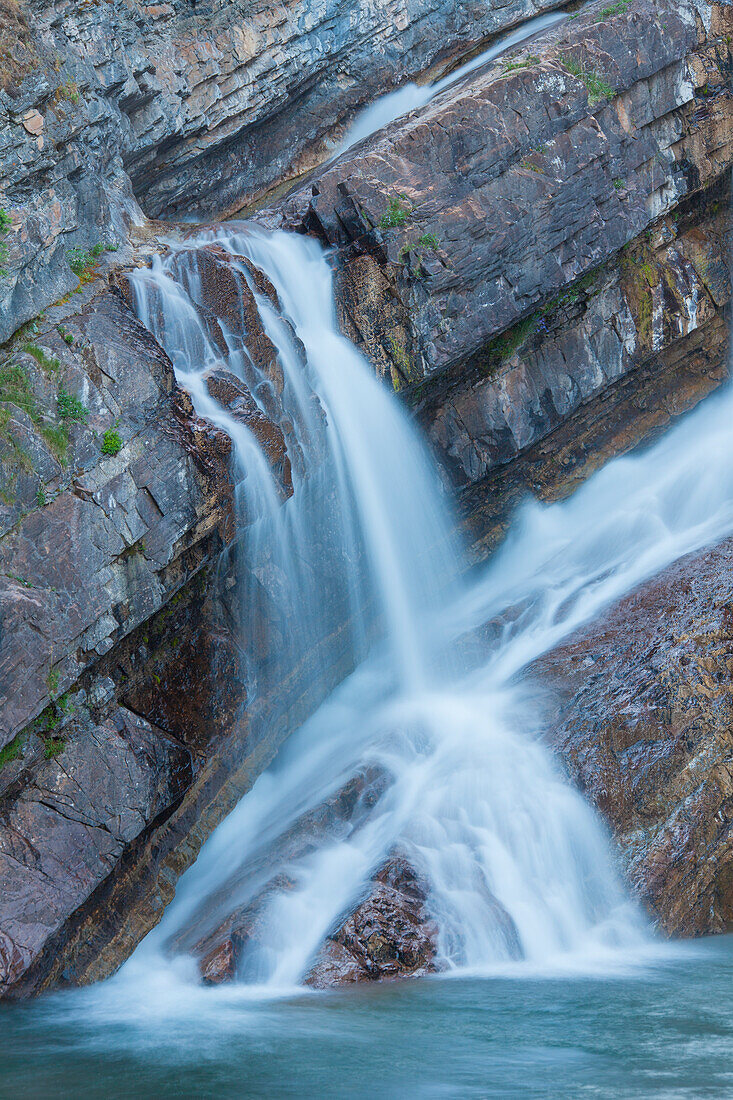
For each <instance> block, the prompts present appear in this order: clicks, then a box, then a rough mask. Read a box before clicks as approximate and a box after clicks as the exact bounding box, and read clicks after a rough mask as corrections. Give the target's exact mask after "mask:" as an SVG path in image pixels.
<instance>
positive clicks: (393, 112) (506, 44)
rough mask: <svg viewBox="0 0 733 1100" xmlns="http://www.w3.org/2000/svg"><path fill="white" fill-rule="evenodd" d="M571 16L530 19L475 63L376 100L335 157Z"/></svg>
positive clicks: (361, 114)
mask: <svg viewBox="0 0 733 1100" xmlns="http://www.w3.org/2000/svg"><path fill="white" fill-rule="evenodd" d="M564 19H567V16H566V15H564V14H563V13H561V12H551V13H549V14H548V15H539V16H537V18H536V19H530V20H529V21H528V22H527V23H523V24H522V26H521V27H518V28H517V29H516V30H515V31H512V32H511V33H510V34H507V35H503V36H502V37H501V38H500V39H499V40H498V41H496V42H495V43H494V44H493V46H490V47H489V49H487V50H484V51H483V53H480V54H479V55H478V56H477V57H474V58H473V59H472V60H471V61H467V62H466V63H465V64H464V65H461V66H459V68H457V69H455V70H454V71H453V72H452V73H449V74H448V75H447V76H444V77H442V78H441V79H440V80H436V82H435V83H434V84H422V85H420V84H414V83H409V84H403V85H402V87H401V88H398V89H397V90H396V91H394V92H389V93H388V94H387V95H383V96H380V97H379V99H375V100H374V102H373V103H370V104H369V106H368V107H365V108H364V110H363V111H360V112H359V114H358V115H357V116H356V118H355V119H354V121H353V122H352V124H351V126H350V127H349V130H348V132H347V134H346V136H345V137H344V139H343V141H342V142H341V143H340V145H339V146H338V148H337V149H336V151H335V152H334V154H333V156H334V157H338V156H341V154H342V153H345V152H346V150H347V149H350V148H351V147H352V145H356V144H357V142H359V141H363V140H364V138H367V137H369V135H370V134H374V133H376V132H377V130H382V129H384V127H385V126H389V124H390V122H394V121H395V120H396V119H398V118H402V117H403V115H406V114H409V113H410V111H416V110H417V109H418V108H419V107H424V106H425V104H426V103H429V102H430V100H431V99H433V97H434V96H436V95H438V93H439V92H442V91H444V90H445V89H446V88H449V87H450V86H451V85H452V84H456V83H457V82H458V81H459V80H462V79H463V77H464V76H467V75H468V74H469V73H471V72H474V70H476V69H478V68H480V67H481V66H482V65H488V63H489V62H490V61H494V60H495V58H497V57H499V56H500V55H501V54H502V53H505V52H506V50H510V49H511V48H512V46H517V45H519V43H520V42H525V41H526V40H527V39H528V38H531V37H532V36H533V35H536V34H540V32H541V31H544V30H547V28H548V27H553V26H555V24H556V23H561V22H562V21H563V20H564Z"/></svg>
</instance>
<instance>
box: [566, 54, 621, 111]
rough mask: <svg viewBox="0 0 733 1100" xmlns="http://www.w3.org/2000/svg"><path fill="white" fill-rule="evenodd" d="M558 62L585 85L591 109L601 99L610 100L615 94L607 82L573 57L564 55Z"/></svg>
mask: <svg viewBox="0 0 733 1100" xmlns="http://www.w3.org/2000/svg"><path fill="white" fill-rule="evenodd" d="M560 61H561V63H562V64H563V66H564V67H565V68H566V69H567V71H568V72H569V73H570V74H571V75H572V76H576V77H577V78H578V80H581V81H582V82H583V84H585V86H586V89H587V91H588V106H589V107H592V106H593V105H594V104H595V103H598V102H599V101H600V100H602V99H612V98H613V97H614V95H615V94H616V91H615V89H614V88H613V87H612V86H611V85H610V84H609V83H608V81H607V80H604V79H603V78H602V77H601V76H599V75H598V73H594V72H593V71H592V70H591V69H587V68H586V67H585V65H584V64H583V63H582V62H580V61H576V59H575V58H574V57H570V56H569V55H567V54H566V55H565V56H563V57H561V58H560Z"/></svg>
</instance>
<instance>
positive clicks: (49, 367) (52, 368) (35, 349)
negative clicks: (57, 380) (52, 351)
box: [21, 344, 61, 374]
mask: <svg viewBox="0 0 733 1100" xmlns="http://www.w3.org/2000/svg"><path fill="white" fill-rule="evenodd" d="M21 348H22V350H23V351H24V352H26V353H27V354H28V355H32V356H33V358H34V359H35V361H36V362H37V363H38V366H39V367H40V368H41V369H42V370H44V371H45V372H46V373H47V374H52V373H55V372H56V371H57V370H58V369H59V367H60V366H61V364H60V363H59V361H58V359H56V357H55V356H50V355H46V352H45V350H44V349H43V348H41V347H39V346H38V344H22V345H21Z"/></svg>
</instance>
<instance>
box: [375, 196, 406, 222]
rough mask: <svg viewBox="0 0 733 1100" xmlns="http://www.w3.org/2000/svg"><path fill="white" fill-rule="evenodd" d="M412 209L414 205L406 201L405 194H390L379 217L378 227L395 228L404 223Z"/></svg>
mask: <svg viewBox="0 0 733 1100" xmlns="http://www.w3.org/2000/svg"><path fill="white" fill-rule="evenodd" d="M414 209H415V208H414V206H412V204H411V203H410V202H409V201H408V198H407V195H404V194H400V195H397V196H392V198H391V199H390V200H389V203H388V205H387V209H386V210H385V212H384V214H382V217H381V219H380V222H379V225H380V228H381V229H396V228H397V227H398V226H400V225H404V224H405V222H406V221H407V219H408V218H409V217H410V215H411V214H412V211H413V210H414Z"/></svg>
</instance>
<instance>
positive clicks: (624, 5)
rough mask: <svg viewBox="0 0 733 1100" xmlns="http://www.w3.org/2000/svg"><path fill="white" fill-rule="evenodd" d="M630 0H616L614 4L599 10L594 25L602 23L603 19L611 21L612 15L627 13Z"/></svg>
mask: <svg viewBox="0 0 733 1100" xmlns="http://www.w3.org/2000/svg"><path fill="white" fill-rule="evenodd" d="M630 5H631V0H617V2H616V3H615V4H609V5H608V7H607V8H601V10H600V11H599V12H598V15H597V16H596V23H603V21H604V20H605V19H611V18H612V17H613V16H614V15H621V13H622V12H625V11H628V9H629V7H630Z"/></svg>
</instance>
